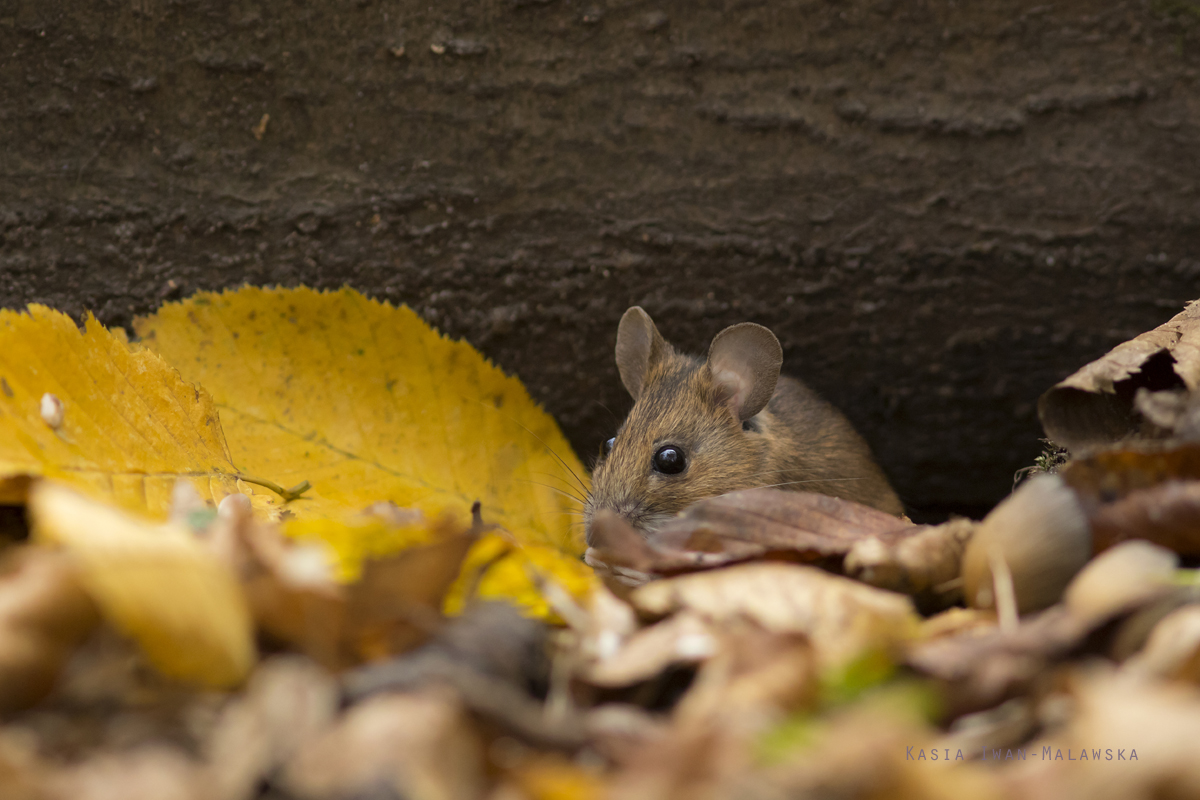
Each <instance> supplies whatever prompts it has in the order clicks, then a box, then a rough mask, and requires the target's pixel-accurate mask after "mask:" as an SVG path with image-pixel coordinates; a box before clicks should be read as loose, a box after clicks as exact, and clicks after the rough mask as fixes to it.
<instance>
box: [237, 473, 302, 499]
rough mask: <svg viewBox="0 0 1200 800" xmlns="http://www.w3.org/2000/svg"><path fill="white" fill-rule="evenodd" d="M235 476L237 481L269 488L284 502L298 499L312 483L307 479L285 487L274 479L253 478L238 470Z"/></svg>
mask: <svg viewBox="0 0 1200 800" xmlns="http://www.w3.org/2000/svg"><path fill="white" fill-rule="evenodd" d="M235 477H236V478H237V479H238V480H239V481H243V482H245V483H253V484H254V485H255V486H261V487H263V488H264V489H270V490H271V491H272V492H274V493H275V494H277V495H279V496H280V497H282V498H283V502H285V503H290V502H292V501H293V500H297V499H299V498H300V496H301V495H303V494H304V493H305V492H307V491H308V490H309V489H311V488H312V484H311V483H309V482H308V481H301V482H300V483H297V484H296V485H295V486H293V487H292V488H290V489H285V488H283V487H282V486H280V485H279V484H278V483H275V482H274V481H269V480H267V479H266V478H255V477H253V476H250V475H243V474H242V473H240V472H239V473H238V474H237V475H236V476H235Z"/></svg>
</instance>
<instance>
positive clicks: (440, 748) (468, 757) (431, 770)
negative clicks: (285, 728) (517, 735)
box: [282, 690, 484, 800]
mask: <svg viewBox="0 0 1200 800" xmlns="http://www.w3.org/2000/svg"><path fill="white" fill-rule="evenodd" d="M483 757H484V753H483V745H482V743H481V742H480V740H479V737H478V735H477V734H476V733H475V731H474V729H473V727H472V726H471V725H470V724H468V721H467V719H466V717H465V716H464V713H463V709H462V706H461V704H460V703H459V702H458V700H457V699H456V698H455V697H454V695H453V693H451V692H447V691H433V690H427V691H424V692H421V693H419V694H392V695H386V696H381V697H377V698H372V699H369V700H366V701H365V702H363V703H360V704H358V705H356V706H354V707H353V708H351V709H350V711H348V712H347V713H346V714H345V715H344V716H343V717H342V718H341V720H340V721H339V722H338V723H337V724H336V725H335V726H334V727H333V728H332V729H330V730H329V731H327V732H325V733H323V734H322V735H320V736H318V737H316V738H314V739H310V740H309V741H308V742H306V743H305V744H303V745H302V746H301V747H300V749H299V750H298V751H297V752H296V753H295V755H294V756H293V757H292V759H291V761H290V762H289V763H288V765H287V767H286V768H285V770H284V772H283V778H282V783H283V785H284V787H286V789H287V790H288V791H289V792H290V793H292V794H293V795H295V796H297V797H300V798H328V797H353V796H362V794H363V793H366V792H368V791H375V792H383V793H385V796H386V793H388V792H391V793H394V796H397V797H413V798H421V800H471V798H476V797H481V796H482V795H483V789H484V773H483Z"/></svg>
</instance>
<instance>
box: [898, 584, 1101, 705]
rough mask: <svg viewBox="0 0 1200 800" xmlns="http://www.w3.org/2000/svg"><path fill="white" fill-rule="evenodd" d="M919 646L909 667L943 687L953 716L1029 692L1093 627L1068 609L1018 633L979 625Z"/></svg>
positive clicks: (1028, 622) (1053, 611)
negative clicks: (936, 679)
mask: <svg viewBox="0 0 1200 800" xmlns="http://www.w3.org/2000/svg"><path fill="white" fill-rule="evenodd" d="M964 621H965V622H966V624H965V625H963V626H962V627H961V632H959V633H957V634H951V635H941V636H937V637H934V638H928V637H927V638H924V639H921V640H919V641H917V642H915V643H914V644H913V645H912V646H911V647H910V648H909V650H908V653H907V655H906V657H905V659H906V661H907V662H908V664H909V665H910V666H912V667H913V668H915V669H916V670H918V671H919V672H922V673H925V674H926V675H930V676H933V677H935V678H938V679H940V680H941V681H943V682H944V685H943V687H942V689H943V697H944V701H945V704H946V711H947V714H948V716H949V717H951V718H953V717H957V716H959V715H961V714H964V713H968V712H972V711H980V710H982V709H986V708H991V707H993V706H995V705H996V704H998V703H1000V702H1002V701H1003V700H1006V699H1008V698H1010V697H1013V696H1015V695H1018V694H1021V693H1024V692H1026V691H1028V690H1029V689H1030V687H1031V686H1032V685H1033V683H1034V681H1035V680H1036V679H1037V678H1038V676H1039V675H1041V674H1042V673H1043V672H1045V671H1046V670H1047V669H1048V668H1049V667H1050V666H1052V665H1054V664H1056V663H1057V662H1059V661H1061V660H1062V659H1063V658H1065V657H1066V656H1067V655H1068V654H1069V653H1070V652H1071V651H1072V650H1073V649H1074V648H1076V647H1077V646H1078V645H1079V643H1080V642H1081V641H1083V638H1084V636H1086V635H1087V633H1088V631H1089V630H1091V628H1090V627H1089V626H1088V625H1087V624H1085V623H1084V622H1083V621H1081V620H1080V619H1078V618H1077V617H1075V616H1074V615H1073V614H1071V613H1069V612H1068V611H1067V610H1066V608H1064V607H1063V606H1061V605H1059V606H1053V607H1051V608H1049V609H1047V610H1046V611H1043V612H1041V613H1039V614H1036V615H1033V616H1029V617H1023V618H1022V619H1021V622H1020V625H1019V627H1018V628H1017V629H1016V630H1013V631H1004V630H1002V629H1001V628H999V627H998V626H993V625H988V624H986V623H985V624H983V625H981V626H976V625H975V624H973V623H972V622H971V620H970V619H967V620H964Z"/></svg>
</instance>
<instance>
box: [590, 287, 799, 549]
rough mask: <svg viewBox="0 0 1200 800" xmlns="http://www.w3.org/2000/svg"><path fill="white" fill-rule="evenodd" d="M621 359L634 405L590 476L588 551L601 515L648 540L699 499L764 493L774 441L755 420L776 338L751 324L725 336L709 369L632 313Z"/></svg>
mask: <svg viewBox="0 0 1200 800" xmlns="http://www.w3.org/2000/svg"><path fill="white" fill-rule="evenodd" d="M616 352H617V369H618V370H619V371H620V373H621V382H622V383H624V384H625V388H626V389H627V390H629V394H630V395H632V396H633V399H634V404H633V409H632V410H631V411H630V412H629V416H628V417H627V418H626V420H625V422H624V424H622V425H621V428H620V430H619V431H618V432H617V435H616V436H615V437H614V438H612V439H610V440H608V442H606V443H605V447H604V451H603V453H602V455H601V457H600V461H599V462H598V463H597V464H596V468H595V471H594V472H593V474H592V492H591V495H590V496H589V497H588V500H587V503H586V504H585V506H584V521H585V524H586V526H587V529H588V540H589V544H590V543H591V529H592V519H593V517H594V516H595V513H596V512H597V511H599V510H601V509H609V510H611V511H614V512H616V513H617V514H619V515H621V516H622V517H624V518H625V520H626V521H627V522H628V523H629V524H630V525H632V526H633V527H634V528H636V529H638V530H639V531H641V532H643V533H646V532H649V531H651V530H653V529H654V528H655V527H657V526H658V525H660V524H661V523H662V522H664V521H665V520H667V519H669V518H670V517H672V516H674V515H675V514H676V513H678V512H679V511H681V510H682V509H683V508H684V507H685V506H688V505H690V504H691V503H694V502H696V501H697V500H700V499H702V498H705V497H711V496H713V495H718V494H724V493H725V492H731V491H734V490H736V489H746V488H750V487H752V486H756V485H758V476H759V473H760V472H761V469H762V465H763V463H764V461H765V459H766V457H767V450H768V446H769V443H768V441H767V438H768V436H769V434H770V432H769V430H766V429H765V428H764V425H763V424H762V421H761V420H756V419H755V416H756V415H757V414H758V413H759V412H760V411H762V410H763V408H764V407H766V405H767V402H768V401H769V400H770V399H771V396H772V395H773V394H774V393H775V384H776V382H777V381H778V380H779V368H780V365H781V364H782V362H783V351H782V349H781V348H780V346H779V340H778V339H776V338H775V335H774V334H773V333H771V332H770V331H769V330H767V329H766V328H764V327H763V326H761V325H755V324H753V323H749V322H747V323H742V324H741V325H734V326H732V327H729V328H726V329H725V330H723V331H721V332H720V333H719V334H717V336H716V338H714V339H713V341H712V344H711V345H710V346H709V349H708V358H707V359H706V360H703V361H702V360H700V359H698V358H694V357H692V356H687V355H682V354H679V353H677V352H675V349H674V348H673V347H671V345H670V344H668V343H667V342H666V340H664V339H663V338H662V336H661V335H660V334H659V332H658V329H657V328H656V327H655V326H654V321H653V320H652V319H650V315H649V314H647V313H646V312H645V311H643V310H642V309H641V308H640V307H637V306H634V307H633V308H631V309H629V310H628V311H626V312H625V315H624V316H623V317H621V324H620V326H619V327H618V329H617V351H616Z"/></svg>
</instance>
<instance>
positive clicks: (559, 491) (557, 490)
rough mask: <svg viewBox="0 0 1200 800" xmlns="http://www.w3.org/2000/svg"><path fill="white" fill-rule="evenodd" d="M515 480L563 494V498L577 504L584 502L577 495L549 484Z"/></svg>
mask: <svg viewBox="0 0 1200 800" xmlns="http://www.w3.org/2000/svg"><path fill="white" fill-rule="evenodd" d="M514 480H518V481H521V482H522V483H532V484H533V485H534V486H541V487H542V488H543V489H549V490H550V491H552V492H557V493H558V494H561V495H562V496H563V497H565V498H567V499H568V500H574V501H575V502H576V503H582V502H584V501H583V500H580V499H579V498H578V497H576V496H575V495H573V494H570V493H568V492H564V491H563V490H562V489H559V488H558V487H557V486H551V485H550V484H548V483H538V482H537V481H531V480H528V479H526V478H514Z"/></svg>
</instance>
